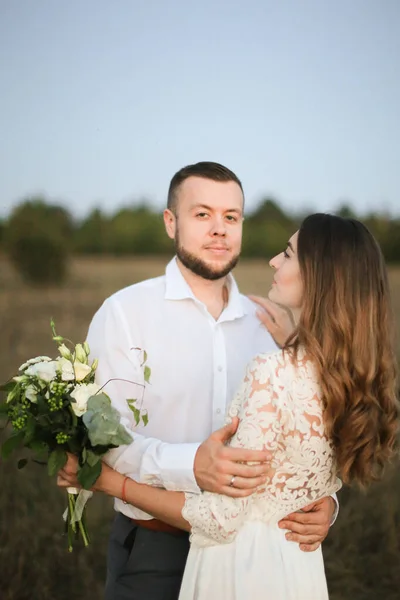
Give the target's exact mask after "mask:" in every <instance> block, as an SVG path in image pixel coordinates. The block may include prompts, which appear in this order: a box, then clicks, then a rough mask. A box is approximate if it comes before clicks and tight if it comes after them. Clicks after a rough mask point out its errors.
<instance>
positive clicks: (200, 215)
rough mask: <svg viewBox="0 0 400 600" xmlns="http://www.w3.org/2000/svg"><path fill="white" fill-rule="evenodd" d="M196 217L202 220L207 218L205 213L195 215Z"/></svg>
mask: <svg viewBox="0 0 400 600" xmlns="http://www.w3.org/2000/svg"><path fill="white" fill-rule="evenodd" d="M196 217H200V218H201V219H202V218H204V217H208V214H207V213H205V212H200V213H197V215H196Z"/></svg>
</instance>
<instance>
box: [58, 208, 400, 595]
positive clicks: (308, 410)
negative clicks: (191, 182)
mask: <svg viewBox="0 0 400 600" xmlns="http://www.w3.org/2000/svg"><path fill="white" fill-rule="evenodd" d="M270 264H271V266H272V267H273V268H274V269H275V271H276V273H275V276H274V282H273V284H272V288H271V290H270V292H269V297H270V299H271V300H273V301H274V302H277V303H279V304H281V305H283V306H285V307H286V308H287V309H289V310H290V311H291V312H292V314H293V317H294V319H295V322H296V325H297V327H296V332H295V334H294V335H293V336H292V337H291V339H289V340H288V342H287V344H286V346H285V348H284V349H283V350H282V351H279V352H276V353H274V354H269V355H259V356H257V357H256V358H255V359H254V360H253V362H252V363H251V364H250V365H249V367H248V369H247V373H246V376H245V379H244V381H243V383H242V385H241V387H240V389H239V391H238V393H237V395H236V397H235V399H234V400H233V402H232V405H231V407H230V409H229V417H230V418H233V417H235V416H238V417H239V419H240V424H239V427H238V430H237V433H236V435H235V436H234V438H233V439H232V442H231V443H232V445H234V446H236V447H246V448H254V449H267V450H269V451H270V452H271V453H272V455H273V459H272V461H271V465H270V470H269V473H268V477H267V480H266V482H265V484H264V485H262V486H260V488H259V489H258V491H257V493H256V494H253V496H250V497H246V498H240V499H237V498H235V499H234V498H228V497H226V496H221V495H218V494H212V493H209V492H204V493H202V494H184V493H182V492H169V491H166V490H162V489H157V488H152V487H148V486H145V485H140V484H137V483H136V482H135V481H133V480H130V479H128V478H126V477H124V476H123V475H120V474H119V473H117V472H116V471H113V470H112V469H110V468H109V467H107V466H106V465H104V467H103V471H102V475H101V476H100V478H99V480H98V481H97V483H96V487H95V489H98V490H100V491H103V492H106V493H107V494H110V495H112V496H116V497H119V498H121V499H122V500H124V501H127V502H130V503H132V504H134V505H135V506H137V507H138V508H140V509H143V510H145V511H146V512H148V513H150V514H152V515H154V516H155V517H156V518H158V519H161V520H163V521H166V522H168V523H170V524H172V525H175V526H177V527H180V528H181V529H186V530H188V531H191V542H192V544H191V550H190V553H189V557H188V561H187V565H186V570H185V574H184V578H183V582H182V587H181V593H180V599H181V600H194V599H195V598H196V599H197V600H203V599H204V600H206V599H207V600H210V598H221V599H226V600H245V599H246V600H247V599H250V598H251V599H252V600H261V599H262V600H265V599H266V598H270V599H273V600H306V599H307V600H311V599H312V600H324V599H326V598H328V592H327V586H326V579H325V574H324V566H323V559H322V553H321V550H320V549H319V550H317V551H316V552H313V553H304V552H302V551H301V550H300V549H299V547H298V546H297V545H295V544H289V543H287V542H286V540H285V536H284V531H282V530H280V529H279V528H278V526H277V523H278V521H279V520H280V519H281V518H282V517H284V516H285V515H287V514H288V513H290V512H293V511H295V510H301V509H302V507H304V506H306V505H308V504H310V503H311V502H314V501H316V500H318V499H320V498H322V497H324V496H327V495H330V494H333V493H334V492H336V491H337V490H338V489H339V488H340V486H341V482H340V479H339V477H340V478H341V479H342V480H343V481H344V482H345V483H351V482H355V483H358V484H359V485H361V486H366V485H367V484H369V483H370V482H372V481H373V480H375V479H377V478H379V477H380V475H381V473H382V470H383V467H384V465H385V464H386V463H387V461H388V460H389V459H390V458H391V457H392V455H393V454H394V452H395V445H396V434H397V428H398V423H397V419H398V407H397V399H396V367H395V353H394V345H393V341H392V332H393V322H392V318H391V311H390V300H389V290H388V282H387V274H386V269H385V265H384V261H383V258H382V255H381V252H380V249H379V247H378V245H377V243H376V241H375V240H374V238H373V237H372V235H371V234H370V233H369V231H368V230H367V228H366V227H365V226H364V225H362V224H361V223H360V222H358V221H355V220H353V219H342V218H340V217H336V216H331V215H324V214H316V215H311V216H310V217H308V218H307V219H305V221H304V222H303V224H302V225H301V227H300V230H299V231H298V232H296V233H295V234H294V235H293V236H292V238H291V239H290V241H289V242H288V245H287V248H286V250H285V251H284V252H282V253H281V254H279V255H278V256H276V257H275V258H274V259H272V260H271V263H270ZM75 471H76V460H75V459H74V458H73V457H70V459H69V461H68V464H67V466H66V467H65V468H64V469H63V470H62V471H60V474H59V479H58V483H59V485H60V486H64V487H65V486H69V485H76V479H75V475H74V474H75Z"/></svg>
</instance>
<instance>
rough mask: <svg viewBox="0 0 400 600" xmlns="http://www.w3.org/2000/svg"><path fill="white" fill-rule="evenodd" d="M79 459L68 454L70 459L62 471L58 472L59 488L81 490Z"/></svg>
mask: <svg viewBox="0 0 400 600" xmlns="http://www.w3.org/2000/svg"><path fill="white" fill-rule="evenodd" d="M78 468H79V464H78V457H77V456H75V455H74V454H69V453H68V459H67V462H66V463H65V465H64V466H63V468H62V469H60V470H59V471H58V475H57V485H58V487H64V488H66V487H75V488H81V487H82V486H81V484H80V483H79V481H78V477H77V474H78Z"/></svg>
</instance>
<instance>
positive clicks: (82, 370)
mask: <svg viewBox="0 0 400 600" xmlns="http://www.w3.org/2000/svg"><path fill="white" fill-rule="evenodd" d="M91 370H92V369H91V368H90V367H89V365H85V364H84V363H82V362H80V361H79V360H76V361H75V362H74V371H75V378H76V380H77V381H82V379H85V377H86V375H89V373H90V371H91Z"/></svg>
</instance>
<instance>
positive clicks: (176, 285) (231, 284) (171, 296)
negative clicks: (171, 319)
mask: <svg viewBox="0 0 400 600" xmlns="http://www.w3.org/2000/svg"><path fill="white" fill-rule="evenodd" d="M165 283H166V285H165V299H166V300H184V299H187V298H191V299H192V300H194V301H195V302H199V300H198V299H197V298H196V296H195V295H194V294H193V291H192V289H191V287H190V286H189V284H188V283H187V281H186V279H185V278H184V276H183V275H182V273H181V270H180V269H179V267H178V263H177V260H176V256H174V258H173V259H172V260H171V261H170V262H169V263H168V265H167V268H166V270H165ZM227 283H228V293H229V300H228V304H227V306H226V307H225V309H224V310H223V312H222V314H221V316H220V318H219V319H218V321H219V322H221V321H233V320H234V319H239V318H240V317H243V316H244V315H246V314H247V310H246V307H245V304H244V301H243V298H242V296H241V294H240V292H239V289H238V286H237V283H236V281H235V278H234V277H233V275H232V274H231V273H229V275H228V277H227Z"/></svg>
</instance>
